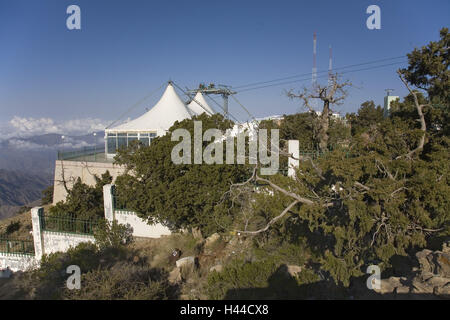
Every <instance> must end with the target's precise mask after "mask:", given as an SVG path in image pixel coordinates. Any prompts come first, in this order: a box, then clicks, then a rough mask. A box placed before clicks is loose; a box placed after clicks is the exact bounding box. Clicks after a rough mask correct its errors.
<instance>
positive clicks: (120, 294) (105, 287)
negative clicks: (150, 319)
mask: <svg viewBox="0 0 450 320" xmlns="http://www.w3.org/2000/svg"><path fill="white" fill-rule="evenodd" d="M172 292H173V291H172V290H171V287H170V285H169V283H168V282H167V274H166V273H165V272H163V271H161V270H160V269H151V268H150V267H148V266H139V265H134V264H132V263H128V262H123V263H122V262H121V263H118V264H116V265H114V266H113V267H111V268H110V269H96V270H92V271H89V272H88V273H86V274H83V275H82V277H81V289H80V290H68V289H66V290H65V292H64V298H66V299H76V300H78V299H80V300H117V299H124V300H162V299H168V298H169V297H170V296H171V295H172Z"/></svg>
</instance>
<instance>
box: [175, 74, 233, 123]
mask: <svg viewBox="0 0 450 320" xmlns="http://www.w3.org/2000/svg"><path fill="white" fill-rule="evenodd" d="M172 83H173V84H174V85H175V87H177V88H178V90H180V91H181V92H183V93H184V94H185V95H186V96H187V97H188V98H189V99H192V100H194V101H195V102H196V103H197V104H198V105H199V106H200V107H202V108H203V109H204V110H205V111H207V110H206V108H205V107H203V106H202V104H201V103H200V102H199V101H197V100H196V99H195V97H194V98H192V97H191V96H190V95H189V94H188V93H187V92H186V91H185V90H183V89H182V88H181V87H180V86H179V85H177V84H176V83H175V82H174V81H172ZM213 101H214V100H213ZM214 102H215V101H214ZM219 106H220V105H219ZM220 108H221V109H222V110H223V111H224V112H225V110H224V109H223V108H222V107H221V106H220ZM207 114H209V111H207ZM228 114H229V115H230V116H231V117H233V118H234V120H236V121H237V122H239V120H238V119H237V118H236V117H235V116H233V115H232V114H231V113H228Z"/></svg>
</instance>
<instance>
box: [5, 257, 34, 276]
mask: <svg viewBox="0 0 450 320" xmlns="http://www.w3.org/2000/svg"><path fill="white" fill-rule="evenodd" d="M36 265H37V263H36V259H35V258H34V256H32V255H22V254H15V253H0V270H1V269H7V268H9V270H11V271H14V272H16V271H25V270H30V269H32V268H34V267H35V266H36Z"/></svg>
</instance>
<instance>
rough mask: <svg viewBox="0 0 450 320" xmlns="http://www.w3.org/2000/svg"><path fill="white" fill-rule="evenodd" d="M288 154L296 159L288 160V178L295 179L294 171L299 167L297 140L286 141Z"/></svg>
mask: <svg viewBox="0 0 450 320" xmlns="http://www.w3.org/2000/svg"><path fill="white" fill-rule="evenodd" d="M288 153H289V154H292V156H293V157H294V158H296V159H293V158H291V157H289V159H288V177H295V170H296V169H297V168H298V166H299V160H298V159H299V158H300V146H299V141H298V140H288Z"/></svg>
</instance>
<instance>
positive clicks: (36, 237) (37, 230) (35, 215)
mask: <svg viewBox="0 0 450 320" xmlns="http://www.w3.org/2000/svg"><path fill="white" fill-rule="evenodd" d="M43 214H44V208H42V207H34V208H33V209H31V224H32V226H33V242H34V256H35V258H36V260H37V261H38V262H40V261H41V258H42V255H43V254H44V244H43V241H42V230H41V223H40V216H41V215H43Z"/></svg>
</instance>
